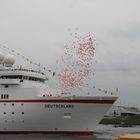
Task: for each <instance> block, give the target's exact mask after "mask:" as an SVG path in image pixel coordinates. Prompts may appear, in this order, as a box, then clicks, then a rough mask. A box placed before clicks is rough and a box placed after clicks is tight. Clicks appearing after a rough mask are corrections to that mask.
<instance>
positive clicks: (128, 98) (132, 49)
mask: <svg viewBox="0 0 140 140" xmlns="http://www.w3.org/2000/svg"><path fill="white" fill-rule="evenodd" d="M139 5H140V1H139V0H12V1H11V0H0V44H2V45H6V46H8V47H9V48H12V49H14V50H16V51H17V52H20V53H22V54H24V55H25V56H27V57H29V58H31V59H33V60H35V61H37V62H41V63H42V64H44V65H45V66H46V65H49V66H54V65H55V62H56V60H57V59H59V58H60V56H61V55H62V53H63V47H64V45H65V44H66V43H67V41H68V40H69V31H68V29H71V32H75V29H77V28H78V32H79V34H80V35H83V36H84V35H85V34H86V33H88V32H89V31H90V32H91V33H93V34H94V38H95V40H96V54H95V59H96V62H95V64H94V69H95V70H96V71H95V76H94V79H93V82H94V84H95V85H96V86H98V87H101V88H104V89H108V90H113V89H115V88H116V87H118V88H119V96H120V100H119V101H118V103H119V104H121V105H133V106H139V107H140V103H139V100H140V93H139V91H140V87H139V85H140V65H139V62H140V48H139V44H140V16H139V13H140V8H139Z"/></svg>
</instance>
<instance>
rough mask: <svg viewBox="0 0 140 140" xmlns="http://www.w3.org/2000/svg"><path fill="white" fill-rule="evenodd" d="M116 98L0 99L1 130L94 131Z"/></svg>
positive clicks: (69, 132)
mask: <svg viewBox="0 0 140 140" xmlns="http://www.w3.org/2000/svg"><path fill="white" fill-rule="evenodd" d="M115 100H116V97H49V98H46V99H40V98H38V99H11V100H8V99H7V100H0V114H1V115H0V116H1V117H0V124H1V125H0V133H3V134H6V133H15V134H18V133H47V134H80V135H82V134H83V135H92V134H94V131H95V128H96V126H97V124H98V123H99V122H100V120H101V119H102V117H103V116H104V114H105V113H106V112H107V111H108V109H109V108H110V107H111V106H112V104H113V103H114V101H115Z"/></svg>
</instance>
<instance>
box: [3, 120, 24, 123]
mask: <svg viewBox="0 0 140 140" xmlns="http://www.w3.org/2000/svg"><path fill="white" fill-rule="evenodd" d="M4 122H5V123H7V122H9V121H7V120H4ZM14 122H16V121H14V120H12V123H14ZM21 122H22V123H24V120H22V121H21Z"/></svg>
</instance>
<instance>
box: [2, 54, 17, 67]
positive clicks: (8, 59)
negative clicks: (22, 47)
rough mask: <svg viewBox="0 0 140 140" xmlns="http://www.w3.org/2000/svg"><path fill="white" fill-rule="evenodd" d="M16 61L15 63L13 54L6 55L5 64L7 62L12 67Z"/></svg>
mask: <svg viewBox="0 0 140 140" xmlns="http://www.w3.org/2000/svg"><path fill="white" fill-rule="evenodd" d="M14 63H15V59H14V56H13V55H11V54H8V55H6V56H5V58H4V64H5V66H6V67H12V66H13V64H14Z"/></svg>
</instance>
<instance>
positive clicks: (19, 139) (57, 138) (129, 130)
mask: <svg viewBox="0 0 140 140" xmlns="http://www.w3.org/2000/svg"><path fill="white" fill-rule="evenodd" d="M123 134H140V126H134V127H113V126H112V125H99V126H98V127H97V129H96V134H95V135H94V136H71V135H44V134H28V135H20V134H19V135H0V140H114V139H115V137H117V136H119V135H123Z"/></svg>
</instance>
